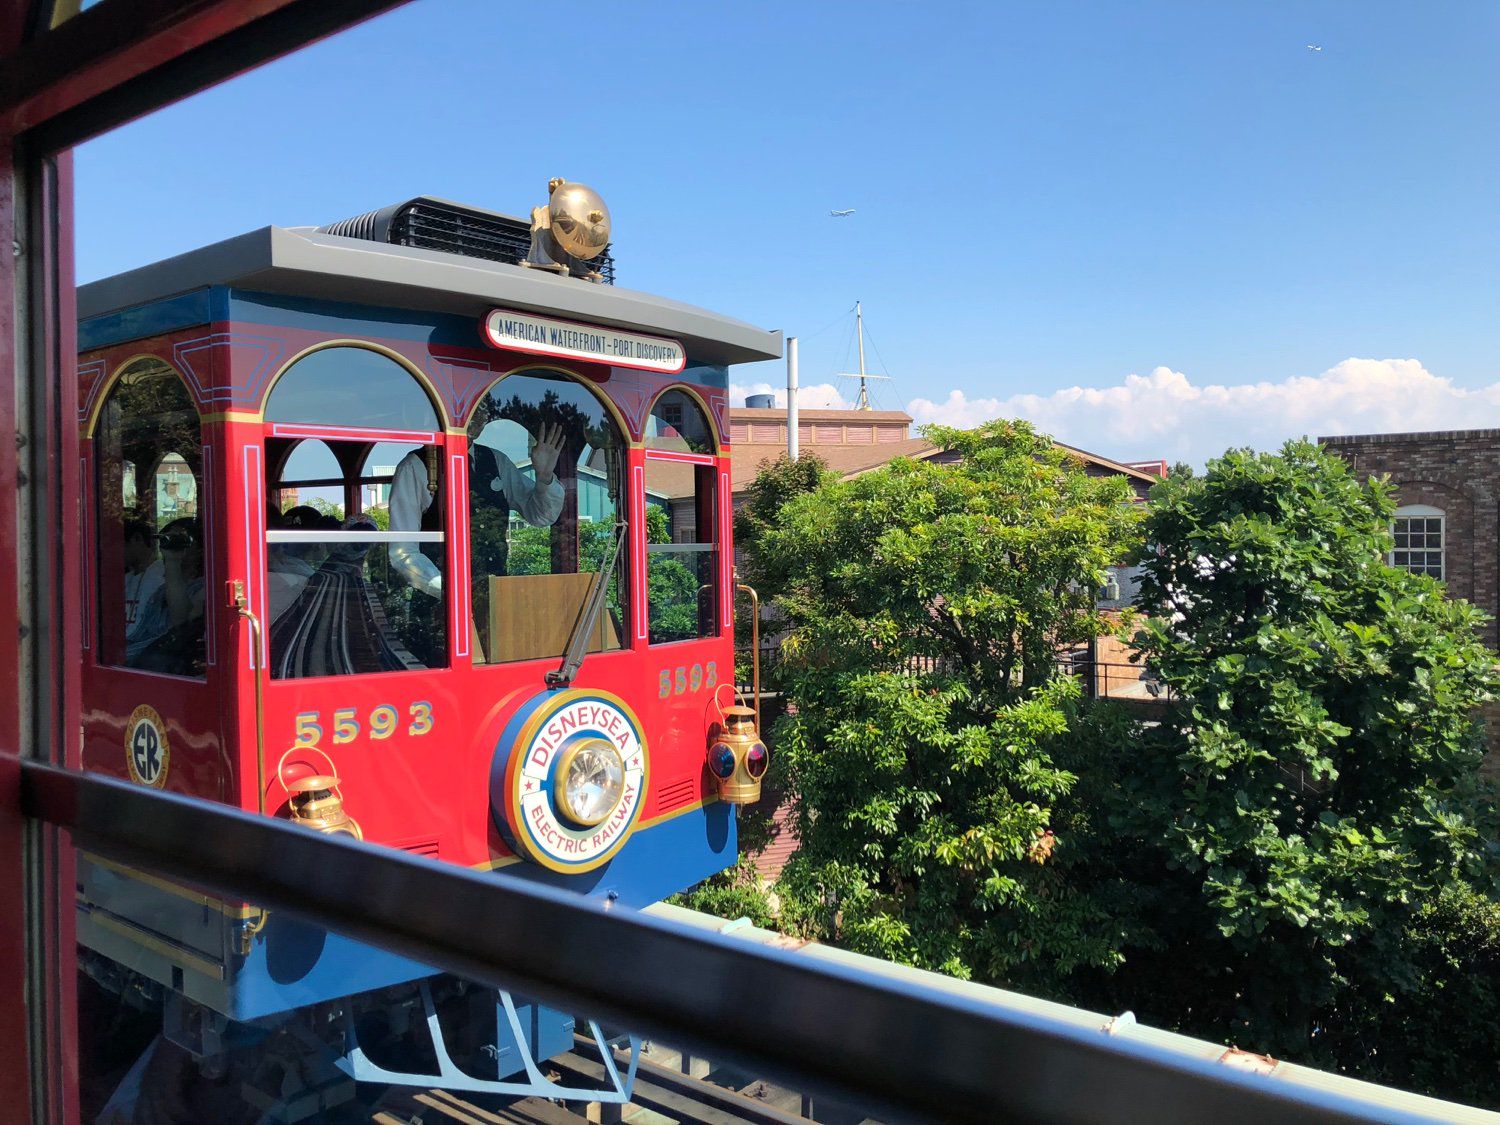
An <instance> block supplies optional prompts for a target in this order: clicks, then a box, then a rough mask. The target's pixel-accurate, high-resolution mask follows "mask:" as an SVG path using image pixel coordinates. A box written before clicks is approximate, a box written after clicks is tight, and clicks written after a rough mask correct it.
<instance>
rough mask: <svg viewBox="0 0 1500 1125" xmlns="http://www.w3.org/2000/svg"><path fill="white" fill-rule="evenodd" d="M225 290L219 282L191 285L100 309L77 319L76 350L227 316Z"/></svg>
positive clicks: (87, 349)
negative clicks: (145, 300)
mask: <svg viewBox="0 0 1500 1125" xmlns="http://www.w3.org/2000/svg"><path fill="white" fill-rule="evenodd" d="M228 296H229V294H228V291H227V290H226V289H224V288H223V287H222V286H217V285H216V286H213V287H212V288H208V289H194V290H193V291H192V292H190V293H180V294H178V295H177V296H175V297H168V298H166V299H165V300H163V301H153V302H151V303H150V304H149V305H136V306H135V307H134V308H129V309H121V310H120V311H119V312H110V313H101V314H100V315H99V316H91V317H89V318H88V319H87V320H82V321H79V323H78V350H79V351H81V352H91V351H93V350H94V349H95V348H106V347H109V346H110V345H111V344H122V343H124V342H125V341H127V340H144V339H147V338H148V337H151V336H160V335H161V334H162V333H164V332H176V331H178V330H179V329H182V328H193V327H195V326H197V325H200V324H212V323H213V322H214V321H216V320H225V319H227V317H226V315H225V314H226V313H227V312H228V309H229V301H228Z"/></svg>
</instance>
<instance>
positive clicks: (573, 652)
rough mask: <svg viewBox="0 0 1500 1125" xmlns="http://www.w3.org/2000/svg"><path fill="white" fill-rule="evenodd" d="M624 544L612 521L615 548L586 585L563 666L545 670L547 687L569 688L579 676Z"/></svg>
mask: <svg viewBox="0 0 1500 1125" xmlns="http://www.w3.org/2000/svg"><path fill="white" fill-rule="evenodd" d="M624 545H625V524H624V522H623V521H621V522H619V523H616V524H615V544H614V549H613V550H611V551H610V553H609V557H608V558H607V559H605V560H604V566H603V568H602V569H601V570H600V571H599V573H598V574H597V575H595V577H594V584H593V585H592V586H591V587H589V596H588V598H587V600H585V601H584V603H583V611H582V612H581V613H580V614H579V615H578V620H577V621H575V622H573V632H572V633H570V634H569V635H568V647H567V649H566V651H565V652H564V653H563V662H562V667H561V668H559V669H557V671H555V672H548V673H547V686H548V687H551V688H560V687H568V686H569V685H571V684H572V683H573V677H574V676H576V675H578V669H579V668H581V667H582V666H583V658H584V657H585V656H586V655H587V654H588V647H589V637H590V636H592V635H593V632H594V626H595V624H597V623H598V621H599V614H600V612H601V611H602V610H603V609H604V603H605V601H606V600H607V598H608V596H609V580H610V579H611V578H612V577H614V573H615V563H616V562H618V561H619V558H620V548H621V547H623V546H624Z"/></svg>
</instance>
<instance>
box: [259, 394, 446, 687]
mask: <svg viewBox="0 0 1500 1125" xmlns="http://www.w3.org/2000/svg"><path fill="white" fill-rule="evenodd" d="M424 390H425V387H424ZM262 425H263V431H264V432H263V434H262V439H261V442H262V446H264V444H265V442H266V441H267V440H270V439H278V438H279V439H288V440H291V441H292V443H293V444H292V445H291V446H289V447H288V449H287V452H286V455H285V456H284V457H283V458H282V459H281V464H280V467H279V468H277V469H276V472H277V473H278V474H283V475H284V474H285V472H286V462H287V461H288V460H290V458H291V456H292V453H293V452H294V451H295V450H296V448H297V445H299V444H301V443H302V442H304V441H321V442H323V443H324V445H325V446H328V445H329V443H335V444H341V445H364V446H368V447H370V449H372V450H373V447H374V446H376V445H379V444H381V443H385V442H389V443H394V444H400V445H413V444H415V445H419V446H422V447H430V448H434V449H436V450H437V451H438V461H439V462H440V467H439V478H438V479H439V480H440V481H442V482H443V485H442V492H443V501H444V505H445V506H444V509H443V511H442V513H441V515H442V529H441V530H439V531H413V532H393V531H389V530H387V531H379V530H377V531H373V532H371V531H346V530H343V529H340V530H337V531H332V530H330V531H323V530H297V529H288V528H272V527H271V526H270V525H269V522H268V520H267V522H264V523H263V526H262V527H261V529H260V534H261V536H262V537H263V545H264V547H265V548H267V549H266V550H262V551H261V552H260V559H259V562H258V566H257V573H256V575H255V578H256V581H257V582H258V583H259V587H260V592H261V605H262V606H263V607H264V610H265V612H264V614H263V617H262V621H263V634H264V635H263V637H262V642H261V643H262V645H263V646H264V648H263V651H262V653H261V668H262V670H263V674H264V675H265V676H266V677H267V682H268V683H269V684H308V683H323V682H328V683H336V682H344V681H346V680H348V679H349V678H350V676H355V677H358V678H361V679H363V678H365V677H367V676H391V675H397V676H400V675H409V674H412V673H416V674H425V675H434V674H439V673H443V672H447V671H449V670H451V669H452V668H454V667H455V666H456V665H457V663H458V660H459V657H460V656H467V655H468V652H467V649H468V643H467V632H465V633H464V637H465V640H464V642H463V644H462V646H460V643H459V639H458V636H459V634H458V626H457V624H456V623H455V622H456V617H455V614H456V613H457V606H458V603H460V602H462V603H463V604H464V605H465V606H467V603H468V599H467V597H464V596H462V595H460V594H458V593H457V592H456V591H457V589H458V587H457V586H456V585H455V584H456V583H457V582H458V580H459V578H458V576H459V568H460V567H463V581H464V583H465V585H464V587H463V589H465V590H467V581H468V574H467V569H468V562H467V552H466V551H464V550H462V549H461V545H460V544H459V543H458V541H457V536H456V535H455V534H454V529H455V524H456V523H457V520H456V518H455V515H456V506H458V507H461V506H462V505H461V504H460V503H459V501H458V500H457V498H456V495H455V493H456V484H455V482H454V473H453V460H454V459H453V457H452V455H451V451H450V448H449V442H448V435H447V434H446V433H445V432H444V431H442V430H378V429H370V428H365V427H353V426H348V427H345V426H327V425H321V424H318V425H315V424H310V423H301V422H265V423H263V424H262ZM330 452H332V449H331V447H330ZM365 456H366V457H368V456H369V453H368V452H367V453H366V454H365ZM335 459H337V458H335ZM265 466H266V468H265V473H264V475H263V478H262V480H261V483H260V488H261V495H260V507H261V511H262V512H263V513H266V514H267V517H268V514H269V512H270V510H271V479H270V478H271V473H272V464H271V460H270V458H269V457H267V458H266V461H265ZM466 481H467V476H465V482H466ZM364 482H365V476H364V474H363V472H360V473H359V475H357V476H352V477H351V476H350V475H349V474H347V473H346V474H345V476H344V478H343V488H344V493H345V497H346V499H345V506H346V518H347V505H348V500H347V497H348V495H349V494H350V490H351V487H352V489H353V491H354V492H355V493H356V494H357V493H359V492H360V490H361V488H362V486H363V484H364ZM464 487H465V488H466V487H467V483H465V486H464ZM360 511H361V512H363V511H364V505H363V503H361V505H360ZM305 542H318V543H330V542H344V543H374V544H380V543H395V542H401V543H411V542H418V543H442V544H443V545H444V546H443V552H442V553H443V560H444V564H445V568H446V569H445V570H444V574H443V597H442V601H443V607H442V613H441V618H442V621H443V627H444V631H445V633H446V634H447V635H446V637H445V638H444V641H443V653H444V662H443V663H442V664H441V665H440V666H438V667H428V668H406V669H392V670H386V671H379V672H354V673H339V674H334V675H321V676H288V677H278V676H273V675H272V674H271V668H272V661H271V626H272V624H273V621H272V618H271V615H270V595H271V588H270V565H271V563H270V551H269V547H270V545H271V544H272V543H305ZM465 612H467V611H466V610H465ZM460 647H462V649H463V651H462V652H460V651H459V650H460Z"/></svg>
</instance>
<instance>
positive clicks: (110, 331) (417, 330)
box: [78, 285, 729, 390]
mask: <svg viewBox="0 0 1500 1125" xmlns="http://www.w3.org/2000/svg"><path fill="white" fill-rule="evenodd" d="M225 321H235V322H237V323H241V324H258V325H262V326H264V327H270V328H301V329H306V330H308V331H311V332H326V333H329V334H330V335H337V336H350V337H354V338H356V339H357V338H361V337H375V338H377V339H387V340H410V341H412V342H414V343H420V344H428V345H432V344H436V345H440V346H443V347H450V348H478V349H483V348H484V347H485V346H486V345H485V343H484V339H483V337H482V336H481V335H480V321H479V319H478V318H477V317H468V316H455V315H453V314H452V313H439V312H418V311H415V310H411V309H392V308H381V307H379V306H376V305H357V304H345V303H343V302H341V301H324V300H318V299H314V298H309V297H292V296H284V295H282V294H277V293H257V292H253V291H249V290H244V289H230V288H229V287H227V286H223V285H215V286H212V287H209V288H206V289H195V290H193V291H192V292H190V293H182V294H179V295H178V296H175V297H168V298H166V299H165V300H161V301H153V302H152V303H151V304H147V305H137V306H135V307H134V308H129V309H122V310H121V311H119V312H111V313H102V314H100V315H99V316H94V317H89V318H88V319H87V320H84V321H80V322H79V325H78V350H79V351H81V352H87V351H93V350H94V349H95V348H103V347H108V346H110V345H112V344H119V343H123V342H125V341H127V340H143V339H146V338H148V337H151V336H159V335H161V334H163V333H165V332H175V331H178V330H179V329H182V328H192V327H194V326H196V325H204V324H214V323H222V322H225ZM678 378H681V379H683V380H685V381H687V382H690V383H696V384H699V385H701V386H707V387H718V388H720V389H725V390H727V389H728V387H729V368H728V367H727V366H724V365H722V364H694V365H692V366H689V367H688V368H687V369H686V370H684V371H683V372H682V374H681V375H680V376H678Z"/></svg>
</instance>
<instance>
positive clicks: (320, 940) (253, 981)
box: [78, 804, 737, 1058]
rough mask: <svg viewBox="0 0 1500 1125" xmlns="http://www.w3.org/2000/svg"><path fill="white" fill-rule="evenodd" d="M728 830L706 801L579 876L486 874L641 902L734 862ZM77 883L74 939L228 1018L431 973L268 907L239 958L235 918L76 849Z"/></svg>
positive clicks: (516, 867)
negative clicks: (262, 924) (81, 854)
mask: <svg viewBox="0 0 1500 1125" xmlns="http://www.w3.org/2000/svg"><path fill="white" fill-rule="evenodd" d="M735 827H736V826H735V819H734V810H733V808H732V807H731V806H729V805H724V804H712V805H709V806H707V807H706V808H704V809H702V810H701V811H698V810H695V811H694V812H691V813H685V814H684V815H682V816H677V817H673V818H672V819H670V820H665V821H662V822H660V823H658V824H655V825H653V826H652V827H650V828H645V829H641V830H639V831H637V832H636V834H635V835H634V836H633V837H631V839H630V842H629V843H627V844H626V845H625V847H624V848H622V849H621V850H620V853H619V854H618V855H616V856H615V858H614V859H613V860H611V861H610V862H609V863H608V864H606V865H605V866H604V867H601V868H600V869H599V870H597V871H592V872H589V873H587V874H585V875H562V874H558V873H555V872H551V871H548V870H546V869H545V868H542V867H538V866H536V865H534V864H531V863H528V862H525V861H523V862H520V863H513V864H510V865H508V866H506V867H503V868H500V869H498V870H497V871H496V872H495V876H496V877H497V878H505V879H526V880H530V881H533V882H538V883H545V884H547V885H549V886H554V887H558V888H561V889H564V890H572V891H577V892H578V893H580V894H586V895H589V896H591V897H603V896H606V895H610V894H613V895H614V896H615V898H616V901H618V902H619V903H620V904H621V905H622V906H629V907H636V908H639V907H643V906H648V905H650V904H651V903H653V902H657V901H659V900H661V899H663V898H665V897H666V896H667V895H670V894H673V893H675V892H677V891H680V890H683V889H685V888H687V887H691V886H693V885H694V884H696V883H700V882H702V881H703V880H704V879H706V878H708V877H709V876H710V875H713V874H715V873H717V872H719V871H722V870H723V869H724V868H726V867H728V866H730V865H731V864H733V863H734V862H735V859H736V856H737V840H736V833H735ZM79 881H80V883H81V885H82V888H83V890H82V897H81V901H80V903H79V916H78V940H79V942H80V943H81V944H82V945H84V946H85V947H87V948H89V949H93V950H95V951H96V952H98V953H101V954H103V955H104V956H106V957H109V958H111V959H112V960H114V961H117V962H119V963H120V964H123V965H125V966H126V967H128V968H130V969H133V970H135V971H136V972H138V973H141V974H142V975H143V976H146V977H149V978H151V979H152V980H155V981H157V982H159V983H160V984H162V985H164V986H166V987H167V988H170V989H172V990H174V991H176V992H180V993H182V994H183V995H185V996H187V997H188V998H190V999H192V1000H194V1001H196V1002H197V1003H200V1004H203V1005H205V1006H206V1007H209V1008H212V1009H213V1010H214V1011H216V1012H220V1013H222V1014H223V1015H226V1016H229V1017H230V1018H231V1019H236V1020H252V1019H259V1018H261V1017H263V1016H269V1015H275V1014H277V1013H280V1012H286V1011H290V1010H292V1009H295V1008H302V1007H306V1006H307V1005H309V1004H318V1003H322V1002H324V1001H328V1000H336V999H338V998H340V997H343V996H352V995H355V994H357V993H360V992H369V991H371V990H373V989H377V988H385V987H387V986H389V985H395V984H402V983H405V982H407V981H413V980H418V979H420V978H422V977H426V976H431V975H433V974H434V973H435V972H437V970H435V969H433V968H431V967H429V966H426V965H422V964H419V963H418V962H416V961H412V960H410V959H409V958H406V957H399V956H396V955H395V954H391V953H386V952H384V951H383V950H380V949H376V948H374V947H373V946H369V945H366V944H364V943H363V942H358V941H353V940H351V939H349V938H346V937H343V936H341V935H339V934H337V933H332V932H330V931H328V930H325V929H322V928H321V927H318V926H313V925H309V924H307V923H305V922H301V921H299V920H297V919H296V918H293V917H291V916H289V915H286V914H281V913H277V912H273V913H272V914H271V916H270V918H269V920H268V921H267V923H266V926H265V929H264V930H262V931H261V933H260V934H259V935H257V937H256V939H255V940H254V942H253V943H252V944H251V948H250V952H249V954H248V956H246V955H242V954H241V953H240V931H241V928H242V926H243V922H242V920H241V919H240V918H238V917H237V916H232V915H226V914H225V913H224V912H223V911H222V910H219V909H216V908H214V907H211V906H205V905H204V904H203V903H202V902H201V901H194V900H193V899H191V898H186V897H183V896H182V895H180V894H175V893H173V892H172V891H170V890H167V889H166V888H165V887H162V886H159V885H156V884H155V883H154V882H152V883H146V882H143V881H140V880H137V879H133V878H130V877H129V876H128V875H122V874H121V873H119V872H117V871H113V870H109V869H106V868H103V867H99V866H96V865H93V864H90V863H89V862H88V861H87V860H85V859H83V858H82V857H80V861H79ZM546 1038H547V1036H543V1039H544V1040H545V1039H546ZM544 1049H545V1048H544ZM547 1053H554V1052H550V1051H548V1052H547ZM537 1057H538V1058H545V1057H547V1054H539V1055H538V1056H537Z"/></svg>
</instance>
